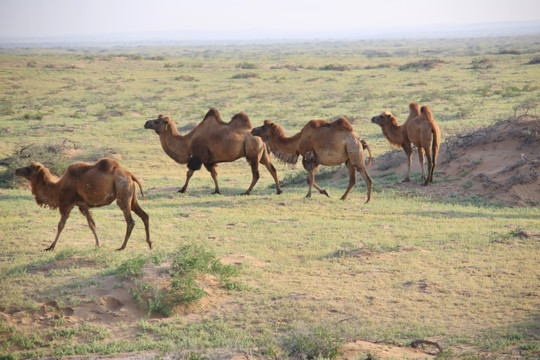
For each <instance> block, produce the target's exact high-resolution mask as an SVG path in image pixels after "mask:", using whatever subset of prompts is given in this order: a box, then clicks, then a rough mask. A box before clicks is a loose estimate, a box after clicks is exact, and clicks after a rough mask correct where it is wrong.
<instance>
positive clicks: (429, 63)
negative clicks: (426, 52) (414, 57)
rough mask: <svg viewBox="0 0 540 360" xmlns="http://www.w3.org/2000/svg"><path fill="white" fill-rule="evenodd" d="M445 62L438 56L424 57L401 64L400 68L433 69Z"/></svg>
mask: <svg viewBox="0 0 540 360" xmlns="http://www.w3.org/2000/svg"><path fill="white" fill-rule="evenodd" d="M444 63H445V62H444V61H443V60H441V59H437V58H431V59H424V60H419V61H415V62H411V63H407V64H405V65H401V66H400V67H399V70H401V71H403V70H431V69H435V68H437V67H439V66H442V65H443V64H444Z"/></svg>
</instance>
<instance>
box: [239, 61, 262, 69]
mask: <svg viewBox="0 0 540 360" xmlns="http://www.w3.org/2000/svg"><path fill="white" fill-rule="evenodd" d="M236 68H237V69H245V70H254V69H257V68H258V66H257V65H256V64H252V63H248V62H243V63H240V64H237V65H236Z"/></svg>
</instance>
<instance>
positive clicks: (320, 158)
mask: <svg viewBox="0 0 540 360" xmlns="http://www.w3.org/2000/svg"><path fill="white" fill-rule="evenodd" d="M251 133H252V134H253V135H256V136H260V137H261V138H262V139H263V141H264V142H265V143H266V145H267V146H268V148H269V149H270V151H271V152H272V153H273V154H274V155H276V156H277V158H278V159H280V160H281V161H283V162H285V163H289V164H295V163H296V162H297V161H298V157H299V156H302V165H303V166H304V169H306V171H307V172H308V177H307V183H308V185H309V190H308V193H307V195H306V197H311V190H312V186H314V187H315V188H316V189H317V190H318V191H319V193H321V194H324V195H326V196H328V192H327V191H326V190H323V189H321V188H320V187H319V186H318V185H317V184H316V183H315V178H314V177H315V174H316V173H317V172H318V170H319V166H320V165H328V166H336V165H341V164H342V163H345V164H346V165H347V169H348V170H349V186H348V187H347V190H346V191H345V193H344V194H343V196H342V197H341V200H345V199H346V198H347V195H348V193H349V191H351V189H352V187H353V186H354V185H355V184H356V171H358V172H360V175H361V176H362V178H363V179H364V181H365V182H366V187H367V200H366V202H368V201H369V200H370V199H371V187H372V185H373V181H372V180H371V177H370V176H369V174H368V172H367V169H366V165H365V163H364V148H367V149H368V151H369V147H368V146H367V144H366V142H365V141H364V140H362V139H360V137H359V136H358V135H357V134H356V133H355V132H354V130H353V128H352V126H351V124H350V123H349V122H348V121H347V120H346V119H345V118H340V119H338V120H336V121H334V122H331V123H330V122H328V121H326V120H311V121H309V122H308V123H307V124H306V125H304V127H303V128H302V130H301V131H300V132H299V133H297V134H296V135H294V136H291V137H287V136H285V133H284V131H283V128H282V127H281V126H280V125H278V124H276V123H273V122H271V121H269V120H266V121H265V122H264V125H263V126H260V127H256V128H254V129H253V130H252V131H251ZM369 160H370V163H371V152H370V155H369ZM368 165H369V164H368Z"/></svg>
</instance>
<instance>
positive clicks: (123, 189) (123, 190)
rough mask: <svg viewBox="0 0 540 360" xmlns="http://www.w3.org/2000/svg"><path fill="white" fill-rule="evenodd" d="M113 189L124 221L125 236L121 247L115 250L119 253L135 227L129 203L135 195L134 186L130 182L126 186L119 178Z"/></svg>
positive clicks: (122, 178) (123, 180) (124, 181)
mask: <svg viewBox="0 0 540 360" xmlns="http://www.w3.org/2000/svg"><path fill="white" fill-rule="evenodd" d="M130 180H131V179H130ZM115 188H116V205H118V207H119V208H120V209H121V210H122V212H123V213H124V219H125V220H126V236H125V237H124V242H123V243H122V246H120V247H119V248H118V249H116V251H119V250H124V249H125V248H126V245H127V242H128V240H129V236H130V235H131V231H132V230H133V227H135V220H133V217H132V216H131V203H132V199H133V195H134V193H135V185H133V182H132V181H129V182H128V183H127V184H126V180H125V178H124V177H122V176H121V177H119V178H118V179H117V180H116V181H115Z"/></svg>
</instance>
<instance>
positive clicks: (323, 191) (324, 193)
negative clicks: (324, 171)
mask: <svg viewBox="0 0 540 360" xmlns="http://www.w3.org/2000/svg"><path fill="white" fill-rule="evenodd" d="M320 193H321V194H323V195H326V196H328V197H330V195H328V192H327V191H326V190H321V192H320ZM343 200H345V199H343Z"/></svg>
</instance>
